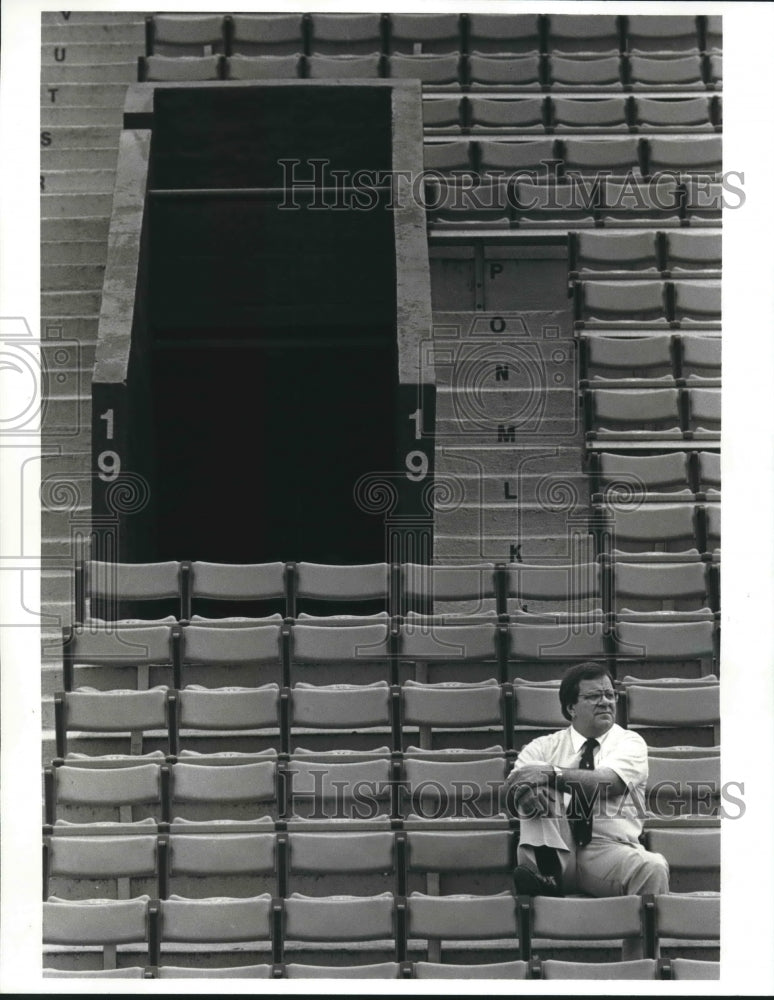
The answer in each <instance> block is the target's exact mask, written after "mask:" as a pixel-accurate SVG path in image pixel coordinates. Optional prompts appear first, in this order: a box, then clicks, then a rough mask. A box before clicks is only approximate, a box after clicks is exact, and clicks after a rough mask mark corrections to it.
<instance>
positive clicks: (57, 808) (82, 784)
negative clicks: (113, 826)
mask: <svg viewBox="0 0 774 1000" xmlns="http://www.w3.org/2000/svg"><path fill="white" fill-rule="evenodd" d="M151 761H153V762H151ZM163 763H164V756H163V755H162V754H158V756H151V757H146V758H138V759H137V762H136V763H135V761H134V760H133V759H132V758H129V759H128V760H125V761H124V762H123V766H122V762H121V761H113V760H112V759H111V758H107V759H105V758H101V759H100V758H96V759H95V758H92V759H91V760H89V759H88V758H83V757H81V758H80V759H78V760H76V759H73V758H72V757H70V758H68V761H67V762H66V763H62V764H57V765H56V766H54V767H50V768H47V769H46V775H45V777H46V781H45V790H46V822H47V823H49V824H52V823H54V822H55V821H56V820H57V819H67V820H70V821H77V822H104V821H115V820H119V821H121V822H123V821H124V816H125V815H126V813H127V812H129V813H130V815H129V817H128V819H129V821H133V820H135V819H138V818H140V817H139V816H138V815H137V814H136V813H135V807H139V806H143V807H144V812H145V813H146V815H147V813H148V812H150V813H151V815H152V816H153V817H155V818H159V817H161V818H162V819H163V818H165V817H164V815H163V810H164V808H165V803H164V801H163V798H162V783H161V765H162V764H163ZM88 765H91V766H88ZM111 765H112V766H111ZM119 810H121V811H122V813H123V815H121V814H119Z"/></svg>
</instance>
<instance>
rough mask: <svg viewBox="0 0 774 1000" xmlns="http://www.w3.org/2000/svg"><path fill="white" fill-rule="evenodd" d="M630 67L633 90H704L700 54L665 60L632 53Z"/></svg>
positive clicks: (629, 61)
mask: <svg viewBox="0 0 774 1000" xmlns="http://www.w3.org/2000/svg"><path fill="white" fill-rule="evenodd" d="M628 65H629V79H630V86H631V87H632V89H633V90H659V89H664V90H666V89H669V90H680V91H684V90H704V74H703V71H702V62H701V58H700V56H699V55H698V54H696V55H686V56H674V57H671V58H668V59H665V58H663V57H662V58H654V57H652V56H641V55H637V54H635V53H632V55H630V56H629V60H628Z"/></svg>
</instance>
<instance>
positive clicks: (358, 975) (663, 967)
mask: <svg viewBox="0 0 774 1000" xmlns="http://www.w3.org/2000/svg"><path fill="white" fill-rule="evenodd" d="M273 970H274V971H273ZM334 976H335V978H337V979H338V978H343V979H398V978H403V979H527V978H530V979H676V980H682V979H719V978H720V963H719V962H714V961H707V960H703V959H691V958H672V959H662V960H659V961H658V962H655V961H654V960H653V959H649V958H643V959H639V960H638V959H634V960H631V961H628V962H627V961H625V962H605V963H599V962H567V961H562V960H560V959H545V960H543V961H539V960H535V961H533V962H532V963H530V965H529V966H527V964H526V963H525V962H519V961H514V962H500V963H497V964H494V965H492V964H485V963H481V964H480V965H459V964H454V963H451V962H445V963H438V962H410V963H406V964H404V965H402V966H401V965H399V964H397V963H394V962H382V963H379V964H378V965H349V966H337V967H336V968H335V970H332V969H331V968H330V966H327V965H305V964H304V963H301V962H288V963H286V964H285V965H284V966H279V967H278V968H276V969H275V968H274V967H273V966H271V965H251V966H231V967H229V966H219V967H217V968H213V967H209V968H208V967H205V968H198V969H197V968H194V967H191V966H189V967H185V966H182V967H180V966H178V967H174V966H168V965H161V966H158V967H156V968H153V967H151V966H148V967H147V968H144V967H143V966H127V967H123V968H119V969H115V970H113V969H110V970H98V971H94V970H88V971H81V972H72V971H60V970H56V969H43V978H44V979H51V978H59V977H61V978H70V977H87V978H99V979H108V978H109V979H180V978H199V977H201V978H210V979H277V978H281V979H329V978H333V977H334Z"/></svg>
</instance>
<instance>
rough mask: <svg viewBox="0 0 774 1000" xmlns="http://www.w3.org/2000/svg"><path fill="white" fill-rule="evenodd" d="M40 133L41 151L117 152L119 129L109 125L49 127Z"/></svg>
mask: <svg viewBox="0 0 774 1000" xmlns="http://www.w3.org/2000/svg"><path fill="white" fill-rule="evenodd" d="M41 133H43V134H42V136H41V143H40V145H41V148H43V149H80V150H84V149H114V150H118V137H119V135H120V134H121V129H120V128H112V127H111V126H109V125H49V126H48V128H45V129H41Z"/></svg>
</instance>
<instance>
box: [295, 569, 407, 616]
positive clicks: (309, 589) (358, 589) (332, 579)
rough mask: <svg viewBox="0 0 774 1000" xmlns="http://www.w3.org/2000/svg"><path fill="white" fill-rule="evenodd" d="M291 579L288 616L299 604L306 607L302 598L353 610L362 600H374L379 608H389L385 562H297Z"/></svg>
mask: <svg viewBox="0 0 774 1000" xmlns="http://www.w3.org/2000/svg"><path fill="white" fill-rule="evenodd" d="M290 579H291V581H292V584H291V586H292V596H291V599H290V601H289V608H288V614H289V615H290V616H291V617H295V615H296V610H297V608H298V607H300V608H301V610H306V606H305V604H304V602H305V601H321V602H325V603H326V604H327V603H330V602H335V603H336V604H337V605H345V604H346V605H347V606H348V608H347V610H348V611H350V612H352V613H354V612H356V611H357V610H358V607H359V605H361V604H362V603H363V602H365V601H373V602H376V603H377V604H378V608H377V610H378V611H383V610H388V607H389V566H388V565H387V563H367V564H363V565H353V566H333V565H327V564H325V563H311V562H299V563H296V564H295V574H294V575H292V576H291V577H290ZM350 605H351V606H352V607H351V608H350V607H349V606H350ZM337 610H338V608H337Z"/></svg>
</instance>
